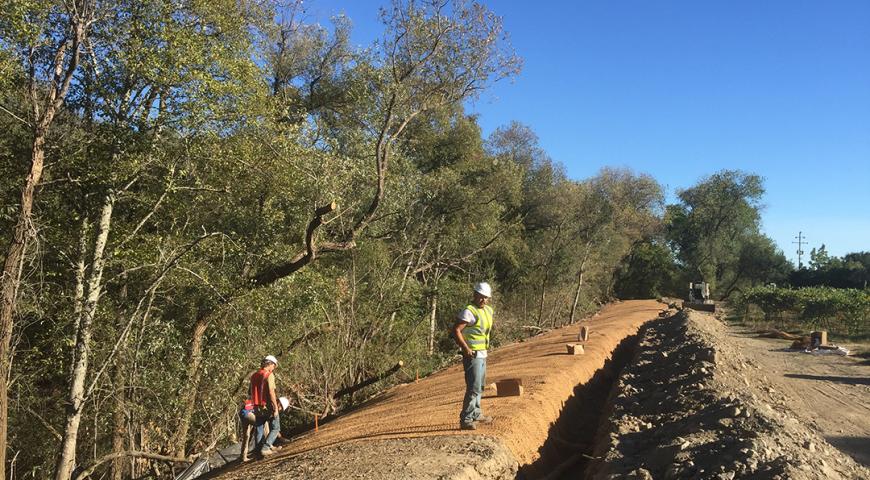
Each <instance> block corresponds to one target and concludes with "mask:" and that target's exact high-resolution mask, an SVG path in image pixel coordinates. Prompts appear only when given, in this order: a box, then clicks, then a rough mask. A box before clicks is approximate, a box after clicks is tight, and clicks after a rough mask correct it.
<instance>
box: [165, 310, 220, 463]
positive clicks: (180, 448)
mask: <svg viewBox="0 0 870 480" xmlns="http://www.w3.org/2000/svg"><path fill="white" fill-rule="evenodd" d="M213 315H214V314H213ZM210 321H211V315H204V316H201V317H200V318H199V319H197V321H196V325H194V327H193V335H192V336H191V339H190V351H189V354H188V359H189V361H190V363H189V365H188V366H187V371H188V377H187V381H186V382H185V388H183V389H182V391H181V393H180V395H181V405H182V411H181V415H180V417H179V418H178V428H177V429H176V435H175V438H174V439H173V440H172V450H171V451H172V454H173V455H174V456H176V457H184V454H185V448H186V444H187V433H188V432H189V431H190V422H191V420H192V418H193V410H194V407H195V406H196V402H195V400H196V399H195V397H196V393H197V391H198V390H199V379H200V366H201V364H202V347H203V340H204V338H205V332H206V330H207V329H208V325H209V323H210Z"/></svg>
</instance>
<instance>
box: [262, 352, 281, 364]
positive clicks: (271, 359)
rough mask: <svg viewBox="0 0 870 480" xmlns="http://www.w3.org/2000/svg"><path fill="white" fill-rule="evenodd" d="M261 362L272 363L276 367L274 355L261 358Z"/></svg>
mask: <svg viewBox="0 0 870 480" xmlns="http://www.w3.org/2000/svg"><path fill="white" fill-rule="evenodd" d="M263 361H264V362H272V363H274V364H275V366H278V359H277V358H275V356H274V355H266V356H265V357H264V358H263Z"/></svg>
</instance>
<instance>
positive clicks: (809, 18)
mask: <svg viewBox="0 0 870 480" xmlns="http://www.w3.org/2000/svg"><path fill="white" fill-rule="evenodd" d="M386 3H387V2H386V1H370V0H365V1H363V0H355V1H350V0H346V1H338V0H311V1H308V2H306V13H307V17H308V20H309V21H311V20H314V21H320V22H321V23H324V24H325V23H327V22H328V19H329V17H331V16H332V15H335V14H338V13H344V14H346V15H347V16H348V17H349V18H350V19H351V20H352V21H353V24H354V33H353V36H352V38H353V41H354V42H355V43H357V44H359V45H366V44H368V43H370V42H371V41H372V40H373V39H375V38H376V37H377V36H378V35H379V33H380V32H381V25H380V23H379V21H378V18H377V12H378V7H379V6H381V5H385V4H386ZM484 3H486V4H487V5H488V6H489V7H490V9H492V10H493V11H495V12H496V13H497V14H498V15H500V16H501V17H502V19H503V21H504V25H505V29H506V30H507V31H508V32H509V33H510V36H511V42H512V44H513V46H514V49H515V50H516V52H517V53H518V54H519V55H520V56H521V57H523V59H524V68H523V71H522V73H521V74H520V75H519V77H517V78H516V79H514V81H513V82H508V81H503V82H501V83H498V84H496V85H495V86H494V87H493V88H492V89H490V90H489V91H487V92H486V93H484V95H483V96H482V98H481V99H480V100H479V101H477V102H476V103H475V104H473V105H471V108H470V109H471V111H473V112H476V113H478V114H479V121H480V124H481V126H482V128H483V131H484V134H485V135H488V134H489V133H490V132H492V131H493V130H494V129H495V128H497V127H499V126H501V125H506V124H508V123H510V122H511V121H512V120H517V121H519V122H521V123H524V124H526V125H528V126H530V127H531V128H532V129H533V130H534V131H535V132H536V133H537V134H538V136H539V137H540V139H541V145H542V146H543V147H544V148H545V149H546V150H547V152H548V153H549V154H550V156H551V157H553V158H554V159H555V160H557V161H559V162H561V163H562V164H564V165H565V167H566V170H567V172H568V174H569V176H570V177H571V178H575V179H582V178H586V177H589V176H592V175H595V173H596V172H597V171H598V170H599V169H600V168H601V167H604V166H624V167H629V168H631V169H633V170H635V171H637V172H644V173H649V174H651V175H653V176H654V177H655V178H657V179H658V180H659V182H660V183H662V184H663V185H665V186H666V187H667V189H668V193H669V197H668V198H669V199H670V200H671V201H673V199H674V192H675V191H676V190H677V189H680V188H686V187H690V186H692V185H693V184H695V183H696V182H697V181H698V180H699V179H701V178H702V177H703V176H705V175H709V174H711V173H713V172H715V171H718V170H721V169H726V168H727V169H741V170H745V171H748V172H752V173H756V174H759V175H761V176H763V177H764V178H765V186H766V189H767V193H766V195H765V197H764V203H765V205H766V206H765V209H764V211H763V230H764V232H765V233H766V234H767V235H768V236H770V237H771V238H772V239H773V240H774V241H776V243H777V244H778V245H779V246H780V248H782V250H783V251H784V252H785V253H786V256H787V257H789V258H790V259H792V260H793V261H796V255H795V250H796V245H793V244H792V243H791V242H792V241H794V237H795V236H796V235H797V234H798V231H802V232H803V234H804V236H806V237H807V239H808V241H809V246H807V247H804V250H805V251H806V252H807V253H808V252H809V251H810V249H811V248H812V247H816V246H819V245H820V244H822V243H824V244H825V245H826V246H827V248H828V252H829V253H831V254H833V255H838V256H841V255H844V254H845V253H848V252H853V251H862V250H870V1H866V0H851V1H846V0H837V1H830V2H828V1H804V0H776V1H769V0H766V1H754V0H741V1H718V2H714V1H705V2H699V1H693V0H684V1H665V0H655V1H649V0H631V1H616V0H597V1H583V0H577V1H539V2H529V1H492V0H490V1H485V2H484ZM806 260H807V258H806V257H805V258H804V261H805V262H806Z"/></svg>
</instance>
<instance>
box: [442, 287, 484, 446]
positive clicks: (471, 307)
mask: <svg viewBox="0 0 870 480" xmlns="http://www.w3.org/2000/svg"><path fill="white" fill-rule="evenodd" d="M491 298H492V288H491V287H490V286H489V284H488V283H486V282H481V283H478V284H477V285H475V286H474V299H473V301H472V302H471V303H470V304H468V305H467V306H466V307H465V309H464V310H462V312H460V313H459V317H458V318H457V319H456V323H455V324H454V325H453V332H452V333H453V339H454V340H455V341H456V344H457V345H459V349H460V350H461V351H462V365H463V367H465V399H464V400H463V401H462V411H461V412H460V413H459V428H461V429H462V430H475V429H476V428H477V424H479V423H492V417H488V416H486V415H484V414H483V412H482V411H481V408H480V397H481V396H482V394H483V384H484V381H485V379H486V352H487V350H488V349H489V334H490V332H491V331H492V307H490V306H489V302H490V299H491Z"/></svg>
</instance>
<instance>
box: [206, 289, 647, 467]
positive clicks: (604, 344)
mask: <svg viewBox="0 0 870 480" xmlns="http://www.w3.org/2000/svg"><path fill="white" fill-rule="evenodd" d="M662 307H663V305H662V304H660V303H658V302H655V301H652V300H639V301H627V302H622V303H618V304H614V305H609V306H607V307H605V308H604V309H603V310H602V311H601V312H600V313H599V314H598V315H596V316H594V317H592V318H590V319H587V320H586V321H584V322H582V324H583V325H587V326H589V328H590V335H589V340H588V342H587V344H586V353H585V355H579V356H569V355H567V354H566V350H565V344H566V343H569V342H571V343H574V342H575V341H576V337H577V332H578V330H579V326H578V325H574V326H571V327H566V328H563V329H559V330H556V331H552V332H549V333H547V334H544V335H541V336H538V337H535V338H533V339H530V340H528V341H525V342H520V343H516V344H513V345H508V346H505V347H502V348H499V349H498V350H496V351H494V352H492V353H491V354H490V357H489V361H488V366H487V368H488V371H487V381H488V382H495V381H497V380H499V379H503V378H517V377H519V378H522V381H523V386H524V389H525V392H524V395H523V396H522V397H503V398H497V397H495V396H494V392H492V391H487V392H485V393H484V399H483V409H484V411H485V412H486V414H488V415H492V416H494V417H495V422H494V423H493V424H492V425H486V426H482V427H481V428H480V429H478V430H476V431H474V432H466V431H460V430H459V429H458V423H459V422H458V414H459V409H460V407H461V402H462V395H463V392H464V382H463V379H462V374H461V366H459V365H457V366H454V367H451V368H448V369H446V370H444V371H442V372H439V373H436V374H434V375H432V376H430V377H427V378H425V379H423V380H421V381H420V382H419V383H414V384H408V385H403V386H399V387H396V388H393V389H392V390H389V391H388V392H386V393H385V394H384V395H383V396H382V397H380V398H379V399H377V400H376V401H374V402H372V403H371V404H370V405H368V406H366V407H363V408H361V409H359V410H356V411H354V412H352V413H350V414H348V415H346V416H343V417H341V418H338V419H336V420H335V421H333V422H330V423H328V424H327V425H324V426H323V427H322V428H321V429H320V431H319V432H317V433H313V432H312V433H309V434H306V435H304V436H302V437H299V438H296V439H294V441H293V442H292V443H291V444H289V445H287V446H285V447H283V448H282V449H281V450H280V451H279V453H278V454H276V455H275V456H274V457H270V458H268V459H265V460H260V461H255V462H252V463H249V464H245V465H242V466H239V467H236V468H235V469H232V470H229V471H227V472H225V473H224V474H222V475H220V476H218V477H214V478H221V479H245V478H260V479H284V478H299V477H300V476H305V477H307V478H315V477H314V474H315V473H319V474H318V475H317V478H329V475H328V474H326V473H325V472H323V470H324V469H325V468H326V465H323V466H322V467H323V468H321V469H318V471H317V472H315V471H314V469H310V465H311V462H310V461H309V462H308V463H305V462H300V461H298V460H300V458H301V457H299V456H300V454H304V456H305V457H307V458H308V459H310V460H311V461H316V459H318V458H320V459H321V460H324V459H329V458H334V459H335V461H343V460H339V458H344V459H345V460H346V457H342V455H344V454H346V453H347V452H348V451H350V450H349V449H353V448H356V447H355V445H354V442H376V443H377V445H378V447H377V448H376V449H374V450H369V449H366V451H367V452H369V454H368V457H369V458H368V459H366V458H362V459H361V460H362V464H366V463H367V462H368V463H370V464H377V465H380V469H379V470H378V469H375V470H376V471H378V472H380V473H379V474H378V475H380V476H378V475H375V474H374V473H372V472H369V473H371V474H363V470H359V472H360V476H359V477H357V478H433V477H435V478H437V477H439V476H442V475H447V476H450V477H451V478H480V477H481V475H483V476H488V477H490V478H492V477H499V476H503V475H502V474H496V475H490V474H486V472H480V471H468V472H464V473H463V472H458V474H457V472H452V473H450V472H441V471H440V470H438V469H437V468H436V467H437V466H436V465H433V464H427V463H426V462H422V463H421V460H420V459H422V458H426V457H429V456H432V455H434V456H435V457H439V456H442V455H448V456H449V455H451V448H452V447H451V446H450V445H452V444H456V445H458V446H459V447H460V448H459V449H458V450H457V451H456V452H454V453H455V455H459V456H460V457H462V458H464V460H463V461H459V460H456V459H454V461H451V462H446V463H448V464H458V465H460V466H468V465H470V464H472V463H474V462H472V461H469V456H471V457H473V456H474V455H475V449H474V448H470V447H469V446H468V445H469V444H471V445H478V447H479V448H478V447H476V448H478V450H481V451H480V452H477V453H479V454H480V455H479V456H480V457H481V458H483V457H486V458H489V457H491V455H492V452H484V451H483V450H486V449H487V448H492V449H493V451H495V452H496V453H498V454H499V455H501V454H502V453H503V452H500V450H499V449H504V448H506V449H507V450H508V451H509V453H510V454H511V455H512V456H513V458H514V459H515V461H516V462H518V463H521V464H522V463H529V462H531V461H533V460H535V458H537V456H538V449H539V447H540V446H541V445H543V444H544V442H545V440H546V438H547V435H548V430H549V427H550V424H551V423H552V422H554V421H555V420H556V419H557V418H558V417H559V414H560V411H561V410H562V406H563V403H564V401H565V400H566V399H568V398H569V397H570V396H571V394H572V392H573V389H574V386H575V385H578V384H582V383H585V382H587V381H588V380H589V379H590V378H591V377H592V376H593V374H594V373H595V372H596V371H597V370H598V369H600V368H601V367H602V366H603V365H604V363H605V361H606V360H607V359H608V358H609V357H610V355H611V352H612V351H613V350H614V348H615V347H616V346H617V345H618V344H619V342H620V341H621V340H623V339H624V338H625V337H627V336H630V335H634V334H635V333H636V332H637V330H638V328H639V327H640V326H641V325H643V324H644V322H646V321H648V320H651V319H654V318H657V315H658V312H659V311H660V310H661V309H662ZM496 320H497V317H496ZM445 435H449V436H453V435H462V436H464V435H473V437H472V438H467V437H466V438H467V440H466V441H460V442H455V441H451V442H448V443H444V442H438V443H437V444H431V443H430V444H429V445H428V446H427V443H426V441H425V440H420V439H417V440H414V441H413V442H409V443H402V442H399V443H396V442H389V439H395V438H410V437H431V436H445ZM481 436H483V437H488V438H491V439H492V440H493V441H494V442H492V443H490V442H489V440H488V439H487V438H481ZM501 445H503V447H502V446H501ZM372 446H374V445H372ZM330 447H333V448H330ZM306 452H308V453H306ZM438 452H440V453H438ZM364 457H365V456H364ZM372 457H380V458H377V459H374V458H372ZM331 461H332V460H326V462H327V463H329V462H331ZM435 463H437V464H439V465H442V467H443V463H442V462H435ZM502 463H504V462H502ZM306 465H307V467H306ZM396 465H400V466H401V467H402V470H403V472H402V473H401V476H400V477H397V476H396V475H397V474H398V472H392V473H391V470H392V469H394V468H396ZM516 467H517V465H516V463H514V464H513V465H512V469H514V470H515V469H516ZM299 468H303V470H302V471H300V470H299ZM360 468H363V467H360ZM433 469H434V470H433ZM472 470H473V469H472ZM415 472H416V473H415ZM490 473H495V472H490ZM504 474H505V475H508V474H509V473H508V472H505V473H504ZM321 475H326V476H321Z"/></svg>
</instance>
